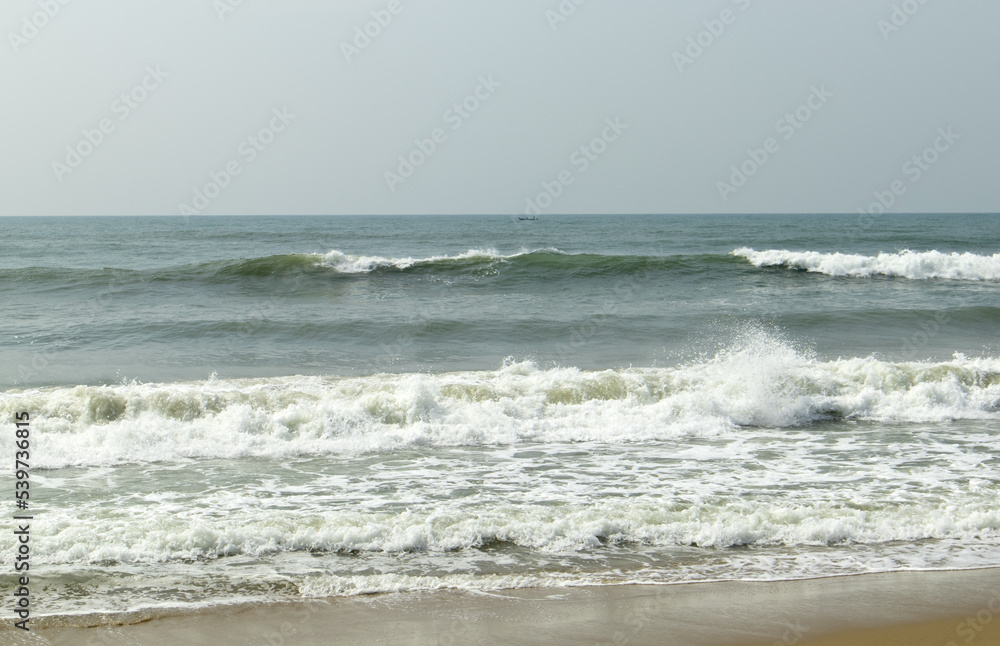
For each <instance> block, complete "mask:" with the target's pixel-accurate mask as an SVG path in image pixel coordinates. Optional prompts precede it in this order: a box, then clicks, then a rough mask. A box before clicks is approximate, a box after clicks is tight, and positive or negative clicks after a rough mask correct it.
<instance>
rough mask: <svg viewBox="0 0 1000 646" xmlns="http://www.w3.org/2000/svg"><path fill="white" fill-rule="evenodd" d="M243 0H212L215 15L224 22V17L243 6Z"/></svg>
mask: <svg viewBox="0 0 1000 646" xmlns="http://www.w3.org/2000/svg"><path fill="white" fill-rule="evenodd" d="M243 2H244V0H214V1H213V2H212V8H213V9H215V15H217V16H218V17H219V22H225V21H226V17H227V16H228V15H229V14H231V13H233V12H234V11H236V10H237V9H239V8H240V7H242V6H243Z"/></svg>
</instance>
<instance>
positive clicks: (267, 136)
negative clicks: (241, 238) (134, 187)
mask: <svg viewBox="0 0 1000 646" xmlns="http://www.w3.org/2000/svg"><path fill="white" fill-rule="evenodd" d="M271 114H272V115H273V116H272V117H271V119H270V121H268V123H267V125H265V126H264V127H262V128H261V129H260V130H258V131H257V132H256V133H254V134H252V135H250V136H249V137H247V138H246V139H244V140H243V141H241V142H240V144H239V145H238V146H237V147H236V156H235V157H233V158H232V159H230V160H229V161H228V162H227V163H226V164H225V165H224V166H223V167H222V168H221V169H220V170H217V171H212V172H211V173H209V174H208V179H209V181H208V183H207V184H205V185H204V186H201V187H199V188H196V189H194V191H193V195H192V199H191V203H190V204H187V203H183V202H182V203H181V204H180V205H179V206H178V209H179V211H180V214H181V215H201V213H202V211H204V210H205V209H207V208H208V207H209V206H210V205H211V204H212V202H213V201H215V200H216V199H217V198H218V197H219V196H220V195H222V191H224V190H225V189H227V188H228V187H229V185H230V184H232V183H233V180H234V179H235V178H236V177H237V176H239V175H241V174H242V173H243V171H244V164H252V163H253V162H254V161H256V160H257V158H258V157H259V156H260V154H261V153H263V152H264V151H265V150H267V148H268V146H270V145H271V144H272V143H274V140H275V139H276V138H277V137H278V135H279V134H280V133H282V132H284V131H285V130H287V129H288V126H289V124H291V123H292V122H293V121H295V118H296V117H295V115H294V114H292V113H291V112H289V111H288V108H287V107H284V108H274V109H273V110H272V111H271ZM241 160H242V163H241Z"/></svg>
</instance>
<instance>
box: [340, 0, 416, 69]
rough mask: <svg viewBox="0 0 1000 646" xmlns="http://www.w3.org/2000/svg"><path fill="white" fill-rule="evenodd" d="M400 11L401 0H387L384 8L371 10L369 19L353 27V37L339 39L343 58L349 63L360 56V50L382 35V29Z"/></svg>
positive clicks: (366, 47)
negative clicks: (348, 39) (349, 39)
mask: <svg viewBox="0 0 1000 646" xmlns="http://www.w3.org/2000/svg"><path fill="white" fill-rule="evenodd" d="M402 11H403V2H402V0H389V2H388V4H386V5H385V8H384V9H376V10H375V11H372V12H371V16H372V19H371V20H369V21H368V22H366V23H365V24H364V25H359V26H357V27H355V28H354V38H353V39H352V40H351V41H350V42H348V41H346V40H345V41H341V43H340V51H341V53H342V54H343V55H344V60H346V61H347V62H348V63H350V62H351V61H352V60H354V59H355V58H357V57H358V56H360V55H361V52H363V51H364V50H366V49H368V46H369V45H371V44H372V42H374V40H375V39H376V38H378V37H379V36H381V35H382V31H383V30H384V29H385V28H386V27H388V26H389V25H390V24H392V21H393V20H394V19H395V17H396V16H398V15H399V14H400V13H402Z"/></svg>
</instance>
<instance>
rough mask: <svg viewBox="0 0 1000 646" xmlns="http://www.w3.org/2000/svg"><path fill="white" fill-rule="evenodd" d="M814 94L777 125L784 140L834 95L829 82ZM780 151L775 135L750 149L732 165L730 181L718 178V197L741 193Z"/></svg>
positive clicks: (793, 133)
mask: <svg viewBox="0 0 1000 646" xmlns="http://www.w3.org/2000/svg"><path fill="white" fill-rule="evenodd" d="M811 90H812V91H811V93H810V94H809V96H808V97H807V98H806V100H805V101H804V102H803V103H802V104H801V105H799V106H798V107H797V108H795V110H793V111H791V112H788V113H786V114H785V116H783V117H782V118H781V119H779V120H778V122H777V123H776V124H774V130H775V131H776V132H777V134H779V135H782V139H783V140H784V141H786V142H787V141H791V140H792V139H793V138H794V137H795V135H797V134H798V132H799V130H801V129H802V127H803V126H805V124H807V123H809V121H810V120H811V119H812V118H813V116H814V115H815V114H816V113H817V112H819V111H820V110H822V109H823V108H824V107H825V106H826V104H827V102H828V101H829V100H830V99H832V98H833V92H830V91H829V90H827V89H826V85H820V86H819V87H816V86H815V85H814V86H812V88H811ZM780 150H781V143H780V142H779V141H778V139H776V138H775V137H768V138H767V139H765V140H764V142H763V143H762V144H761V145H760V147H759V148H747V158H746V159H745V160H744V161H742V162H740V163H739V164H733V165H732V166H730V167H729V169H730V171H731V173H730V175H729V181H728V182H727V181H725V180H719V181H717V182H716V183H715V187H716V188H717V189H718V191H719V197H720V198H722V201H723V202H728V201H729V198H730V196H732V195H733V194H735V193H737V192H739V190H740V189H741V188H743V187H744V186H746V184H747V182H748V181H749V180H750V178H751V177H753V176H754V175H756V174H757V171H759V170H760V169H761V168H763V167H764V166H765V165H766V164H767V162H768V161H770V159H771V157H773V156H774V155H775V154H776V153H777V152H778V151H780Z"/></svg>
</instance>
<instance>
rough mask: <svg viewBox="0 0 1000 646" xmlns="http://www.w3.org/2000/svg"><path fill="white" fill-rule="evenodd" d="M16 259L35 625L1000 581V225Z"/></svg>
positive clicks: (317, 239)
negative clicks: (926, 573)
mask: <svg viewBox="0 0 1000 646" xmlns="http://www.w3.org/2000/svg"><path fill="white" fill-rule="evenodd" d="M0 242H2V251H0V428H3V429H4V430H3V432H2V434H0V465H3V466H2V469H0V497H2V498H5V499H7V502H6V503H4V508H5V509H6V510H7V511H6V512H5V513H4V516H5V517H6V518H7V519H8V520H7V521H6V522H5V525H7V526H8V527H7V529H5V530H3V531H2V532H0V588H2V589H4V590H11V589H13V588H14V587H15V585H16V584H17V582H18V577H19V576H20V575H21V574H20V573H17V572H15V569H14V563H15V560H14V559H15V554H16V551H17V543H16V542H15V541H16V538H15V535H14V534H13V531H12V530H13V529H14V528H15V521H14V520H12V518H13V515H14V514H30V515H31V516H32V520H31V542H30V580H31V586H30V587H31V595H32V609H33V613H34V615H33V616H35V617H44V616H50V617H63V616H74V615H94V616H99V615H101V614H102V613H136V612H147V613H148V612H158V611H167V610H169V611H171V612H174V611H178V610H184V609H194V608H201V607H206V606H218V605H224V604H243V603H269V602H276V601H296V600H309V599H320V598H323V599H325V598H330V597H341V596H349V595H371V594H377V593H384V594H414V593H419V592H420V591H430V590H440V589H456V590H468V591H472V592H479V593H489V592H491V591H496V590H508V589H516V588H553V589H556V588H565V587H570V586H589V585H625V584H657V585H670V584H677V583H688V582H695V581H720V580H740V581H757V580H763V581H773V580H787V579H798V578H811V577H826V576H838V575H854V574H861V573H868V572H891V571H913V570H944V569H962V568H979V567H990V566H997V565H1000V502H998V501H1000V216H991V215H964V214H939V215H902V214H900V215H881V216H868V215H858V214H853V215H746V216H723V215H715V216H705V215H690V216H681V215H674V216H650V215H641V216H640V215H636V216H621V215H608V216H571V215H558V216H557V215H552V216H549V215H544V216H541V217H539V218H538V219H537V220H533V221H523V220H520V219H518V218H517V217H511V216H504V215H498V216H457V215H455V216H429V215H428V216H412V217H389V216H385V217H381V216H379V217H374V216H373V217H360V216H359V217H298V216H287V217H134V218H133V217H68V218H62V217H23V218H19V217H7V218H0ZM20 412H27V413H29V415H30V459H29V462H30V469H29V470H30V500H29V503H28V508H27V509H21V510H18V509H16V507H15V497H14V491H15V469H14V466H15V451H16V450H17V449H16V447H15V429H16V427H15V419H14V418H15V414H17V413H20ZM22 475H23V474H22ZM12 607H13V606H12V605H11V604H9V603H7V604H4V608H3V610H2V614H3V616H4V617H10V616H13V615H12V610H11V608H12ZM107 616H111V615H107ZM119 617H120V615H119Z"/></svg>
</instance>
